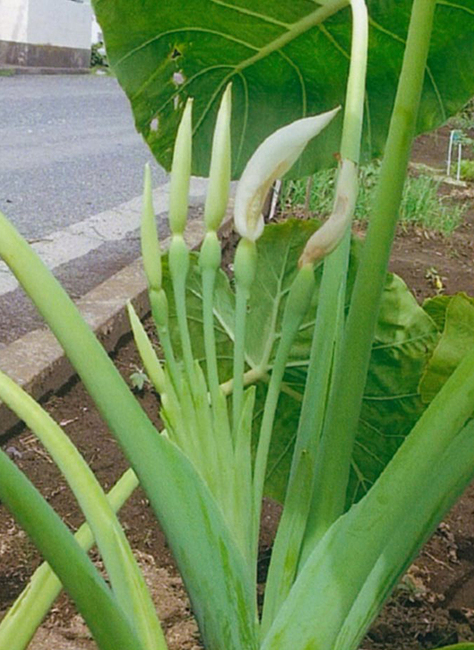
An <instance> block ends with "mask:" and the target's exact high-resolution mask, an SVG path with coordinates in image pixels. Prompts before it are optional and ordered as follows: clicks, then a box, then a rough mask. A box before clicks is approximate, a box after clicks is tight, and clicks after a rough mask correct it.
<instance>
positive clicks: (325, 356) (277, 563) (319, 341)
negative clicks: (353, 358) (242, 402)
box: [262, 0, 368, 634]
mask: <svg viewBox="0 0 474 650" xmlns="http://www.w3.org/2000/svg"><path fill="white" fill-rule="evenodd" d="M351 6H352V13H353V27H352V51H351V64H350V70H349V79H348V84H347V97H346V105H345V109H344V124H343V133H342V142H341V156H342V158H344V159H349V160H352V162H354V163H356V164H357V163H358V162H359V154H360V141H361V136H362V124H363V115H364V97H365V78H366V68H367V47H368V17H367V9H366V6H365V2H364V0H353V2H352V3H351ZM337 194H338V192H337V191H336V196H337ZM352 198H353V199H355V197H352ZM353 204H354V205H355V200H354V203H353ZM350 216H351V217H352V215H350ZM350 242H351V237H350V228H348V229H347V231H346V234H345V236H344V238H343V240H342V242H341V243H340V244H339V247H338V248H337V249H336V250H335V251H334V253H333V254H332V255H330V256H329V257H328V258H327V260H326V261H325V264H324V271H323V277H322V281H321V290H320V295H319V304H318V311H317V317H316V323H315V329H314V335H313V342H312V348H311V356H310V360H309V367H308V376H307V380H306V387H305V394H304V399H303V405H302V409H301V416H300V420H299V424H298V432H297V436H296V443H295V451H294V454H293V461H292V467H291V472H290V479H289V483H288V488H287V493H286V498H285V507H284V509H283V514H282V519H281V521H280V525H279V528H278V533H277V537H276V540H275V544H274V547H273V553H272V561H271V564H270V570H269V574H268V579H267V587H266V591H265V603H264V610H263V617H262V632H263V634H265V633H266V631H267V630H268V629H269V627H270V625H271V623H272V621H273V619H274V618H275V616H276V614H277V612H278V610H279V608H280V606H281V603H282V602H283V601H284V600H285V598H286V597H287V595H288V593H289V591H290V589H291V585H292V584H293V581H294V579H295V576H296V573H297V567H298V561H299V556H300V551H301V544H302V541H303V537H304V532H305V528H306V521H307V517H308V513H309V510H310V507H311V498H312V486H313V483H314V472H315V465H316V455H317V450H318V445H319V441H320V436H321V431H322V427H323V424H324V417H325V414H326V408H327V401H328V395H329V391H330V382H331V378H332V370H333V366H334V356H335V349H336V343H335V342H336V341H338V340H339V339H340V337H341V336H342V334H343V327H344V306H345V299H346V278H347V269H348V263H349V253H350Z"/></svg>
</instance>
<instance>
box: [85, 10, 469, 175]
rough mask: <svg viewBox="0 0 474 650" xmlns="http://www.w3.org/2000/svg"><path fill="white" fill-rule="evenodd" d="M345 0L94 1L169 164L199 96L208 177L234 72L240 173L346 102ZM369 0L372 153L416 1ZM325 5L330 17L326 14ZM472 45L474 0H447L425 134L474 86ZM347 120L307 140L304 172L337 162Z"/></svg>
mask: <svg viewBox="0 0 474 650" xmlns="http://www.w3.org/2000/svg"><path fill="white" fill-rule="evenodd" d="M321 4H324V5H325V9H321V7H320V5H321ZM347 4H348V2H346V1H345V0H329V1H327V2H325V3H321V2H320V3H318V4H316V3H314V2H310V1H309V0H291V1H290V0H281V2H272V1H271V0H253V1H250V0H186V2H185V3H183V2H181V1H180V0H168V1H167V2H158V1H157V0H142V1H141V2H130V1H129V0H95V2H94V7H95V10H96V13H97V17H98V20H99V22H100V24H101V26H102V29H103V31H104V36H105V41H106V45H107V54H108V57H109V60H110V63H111V66H112V67H113V69H114V72H115V74H116V75H117V78H118V80H119V83H120V84H121V85H122V87H123V88H124V90H125V92H126V93H127V95H128V98H129V99H130V102H131V105H132V109H133V113H134V116H135V122H136V125H137V129H138V130H139V131H140V132H141V133H142V134H143V136H144V138H145V140H146V141H147V143H148V144H149V145H150V147H151V149H152V151H153V153H154V154H155V156H156V158H157V160H158V161H159V162H160V163H161V164H162V165H164V166H165V167H166V168H168V169H169V168H170V163H171V155H172V146H173V142H174V139H175V134H176V130H177V126H178V123H179V121H180V118H181V114H182V112H183V109H184V105H185V102H186V98H187V97H189V96H193V97H195V103H194V131H195V149H194V151H195V158H194V172H195V173H196V174H199V175H207V172H208V168H209V155H210V143H211V141H212V130H213V126H214V123H215V118H216V113H217V108H218V105H219V102H220V97H221V95H222V93H223V91H224V89H225V87H226V85H227V83H228V82H229V81H232V83H233V124H232V133H233V174H234V177H238V176H240V173H241V171H242V169H243V166H244V164H245V163H246V161H247V160H248V158H249V156H250V155H251V153H252V152H253V151H254V150H255V149H256V147H257V146H258V144H259V143H260V142H261V141H262V140H263V139H264V138H265V137H266V136H268V135H269V134H270V133H272V132H273V131H275V130H276V129H277V128H278V127H280V126H282V125H283V124H286V123H288V122H291V121H293V120H296V119H298V118H300V117H304V116H305V115H312V114H316V113H320V112H322V111H325V110H328V109H331V108H334V107H335V106H337V105H339V104H343V103H344V99H345V93H346V80H347V72H348V64H349V51H350V29H351V14H350V10H349V8H348V7H347V6H345V5H347ZM367 4H368V9H369V15H370V18H371V22H370V39H369V43H370V46H369V62H368V77H367V101H366V110H367V115H366V122H365V128H364V146H363V149H364V151H365V155H366V156H374V155H379V154H380V153H381V151H382V150H383V146H384V142H385V138H386V134H387V130H388V120H389V115H390V111H391V109H392V106H393V101H394V96H395V89H396V83H397V80H398V74H399V72H400V68H401V60H402V54H403V50H404V45H405V38H406V34H407V28H408V20H409V15H410V10H411V5H412V2H411V0H368V3H367ZM331 7H334V9H333V10H331ZM338 10H339V11H338ZM334 12H336V13H334ZM323 13H325V14H329V16H328V17H326V18H325V19H324V18H323ZM331 14H334V15H331ZM321 18H323V19H322V21H321V20H320V19H321ZM318 23H319V24H318ZM473 48H474V4H473V2H472V0H457V1H456V2H451V1H450V0H440V1H439V2H438V6H437V10H436V19H435V26H434V34H433V39H432V43H431V48H430V56H429V61H428V67H427V71H426V78H425V84H424V92H423V100H422V104H421V111H420V114H419V119H418V132H422V131H427V130H430V129H433V128H435V127H436V126H438V125H440V124H442V123H443V122H445V121H446V119H447V118H448V117H449V116H450V115H452V114H453V113H455V112H456V111H458V110H459V109H460V108H461V107H462V105H463V104H465V103H466V102H467V101H468V99H469V98H470V97H472V95H473V94H474V60H473V57H472V56H471V53H472V51H473ZM459 61H462V65H459ZM341 124H342V119H341V118H338V119H337V120H336V121H335V123H334V124H333V125H331V126H330V127H329V128H328V129H327V130H326V131H325V132H324V133H323V134H321V136H320V137H319V138H318V139H317V141H316V142H314V143H313V144H311V145H310V146H309V147H308V149H307V152H306V154H304V156H303V158H302V160H301V161H300V163H299V164H298V165H297V166H296V168H295V169H294V170H293V175H294V176H302V175H305V174H308V173H310V172H312V171H314V170H315V169H316V168H319V167H322V166H329V165H331V164H334V161H333V158H332V156H333V154H334V153H335V152H337V151H338V150H339V142H340V129H341Z"/></svg>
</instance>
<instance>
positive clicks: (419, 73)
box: [303, 0, 436, 561]
mask: <svg viewBox="0 0 474 650" xmlns="http://www.w3.org/2000/svg"><path fill="white" fill-rule="evenodd" d="M435 5H436V2H435V0H414V3H413V9H412V14H411V20H410V26H409V31H408V38H407V45H406V49H405V55H404V59H403V65H402V71H401V74H400V79H399V84H398V90H397V94H396V98H395V105H394V109H393V113H392V118H391V122H390V129H389V134H388V139H387V144H386V154H385V156H384V160H383V163H382V169H381V174H380V181H379V187H378V191H377V194H376V198H375V205H374V210H373V217H372V219H371V221H370V224H369V228H368V232H367V237H366V241H365V245H364V249H363V254H362V259H361V263H360V266H359V270H358V273H357V276H356V282H355V286H354V290H353V294H352V300H351V305H350V310H349V315H348V320H347V325H346V331H345V335H344V340H343V343H342V349H341V356H340V361H339V363H338V364H337V367H336V376H335V383H334V389H333V391H332V394H331V398H330V401H329V406H328V414H327V419H326V424H325V429H324V433H323V437H322V440H321V446H320V453H319V458H318V465H317V472H316V481H315V485H314V491H313V506H312V511H311V516H310V519H309V521H308V527H307V530H306V534H305V550H304V553H303V556H304V557H303V561H304V558H305V557H307V555H308V553H309V552H310V550H311V549H312V548H313V547H314V545H315V543H316V542H317V540H318V539H320V538H321V536H322V535H323V534H324V532H325V531H326V530H327V528H328V527H329V526H330V524H331V523H332V522H333V521H334V520H335V519H337V517H338V516H339V515H340V514H341V513H342V512H343V511H344V507H345V499H346V490H347V484H348V480H349V472H350V462H351V457H352V451H353V445H354V439H355V434H356V429H357V423H358V420H359V415H360V408H361V404H362V397H363V392H364V387H365V382H366V377H367V371H368V367H369V360H370V353H371V347H372V341H373V337H374V332H375V326H376V323H377V318H378V312H379V307H380V301H381V296H382V291H383V288H384V285H385V278H386V272H387V266H388V261H389V256H390V250H391V246H392V242H393V238H394V235H395V228H396V224H397V219H398V209H399V205H400V201H401V198H402V193H403V187H404V183H405V177H406V172H407V168H408V161H409V157H410V151H411V144H412V140H413V137H414V133H415V126H416V118H417V115H418V107H419V103H420V99H421V92H422V88H423V80H424V74H425V68H426V61H427V58H428V51H429V45H430V37H431V31H432V26H433V18H434V11H435Z"/></svg>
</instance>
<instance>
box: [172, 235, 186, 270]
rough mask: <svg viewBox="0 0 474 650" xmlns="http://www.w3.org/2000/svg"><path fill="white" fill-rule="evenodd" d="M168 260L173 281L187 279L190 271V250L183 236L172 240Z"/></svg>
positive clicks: (177, 236) (176, 236)
mask: <svg viewBox="0 0 474 650" xmlns="http://www.w3.org/2000/svg"><path fill="white" fill-rule="evenodd" d="M168 259H169V265H170V271H171V277H172V278H173V280H174V279H175V278H180V277H181V278H182V277H186V275H187V274H188V271H189V249H188V247H187V245H186V242H185V241H184V239H183V238H182V236H181V235H175V236H174V237H172V238H171V244H170V250H169V253H168Z"/></svg>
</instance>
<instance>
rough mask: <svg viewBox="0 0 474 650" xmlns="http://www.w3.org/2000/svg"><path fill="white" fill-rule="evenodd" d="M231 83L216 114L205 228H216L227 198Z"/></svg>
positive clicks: (228, 185) (225, 207) (229, 161)
mask: <svg viewBox="0 0 474 650" xmlns="http://www.w3.org/2000/svg"><path fill="white" fill-rule="evenodd" d="M231 93H232V84H229V85H228V86H227V88H226V90H225V92H224V95H223V97H222V101H221V105H220V108H219V112H218V114H217V121H216V127H215V129H214V139H213V141H212V157H211V169H210V172H209V187H208V190H207V196H206V205H205V208H204V221H205V224H206V230H218V229H219V226H220V225H221V222H222V219H223V218H224V215H225V211H226V209H227V203H228V200H229V188H230V173H231V171H230V170H231V136H230V119H231V113H232V94H231Z"/></svg>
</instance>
